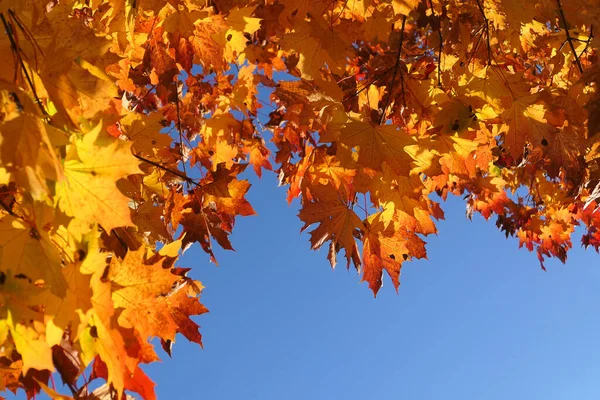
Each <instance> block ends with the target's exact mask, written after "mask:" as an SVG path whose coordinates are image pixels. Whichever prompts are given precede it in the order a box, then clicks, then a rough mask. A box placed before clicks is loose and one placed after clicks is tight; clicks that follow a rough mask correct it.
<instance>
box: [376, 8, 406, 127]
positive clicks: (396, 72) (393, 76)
mask: <svg viewBox="0 0 600 400" xmlns="http://www.w3.org/2000/svg"><path fill="white" fill-rule="evenodd" d="M405 25H406V15H403V16H402V28H401V30H400V43H399V44H398V56H397V57H396V64H395V65H394V75H392V83H391V84H390V88H389V91H388V96H387V99H386V101H385V106H384V107H383V111H382V113H381V120H380V121H379V125H383V123H384V122H385V119H386V118H385V112H386V110H387V108H388V106H389V105H390V100H391V98H392V92H393V90H394V83H395V82H396V75H397V74H398V69H400V58H401V56H402V42H403V41H404V26H405ZM400 75H402V72H400ZM401 79H402V82H404V77H402V76H401ZM403 92H404V85H403Z"/></svg>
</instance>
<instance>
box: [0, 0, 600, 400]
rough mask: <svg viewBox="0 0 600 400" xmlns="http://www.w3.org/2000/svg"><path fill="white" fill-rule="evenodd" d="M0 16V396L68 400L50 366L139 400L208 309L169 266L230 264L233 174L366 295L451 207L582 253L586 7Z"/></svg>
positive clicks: (205, 8) (536, 246)
mask: <svg viewBox="0 0 600 400" xmlns="http://www.w3.org/2000/svg"><path fill="white" fill-rule="evenodd" d="M0 19H1V22H2V28H3V30H4V35H2V37H0V206H1V207H2V209H1V210H0V304H1V308H0V390H3V389H9V390H12V391H16V390H17V389H19V388H23V389H25V390H26V391H27V394H28V396H34V395H35V394H36V393H37V392H39V391H40V390H44V391H46V392H47V393H48V394H50V395H51V396H54V397H60V398H68V397H67V396H65V395H59V394H57V393H56V392H55V391H54V389H53V388H51V387H49V386H48V382H49V379H50V376H51V373H53V372H57V373H58V374H60V376H61V378H62V380H63V382H64V383H65V384H66V385H67V386H68V388H69V389H70V390H71V391H72V395H73V396H74V397H76V398H90V399H93V398H113V397H115V398H120V397H122V396H123V395H124V392H125V391H132V392H137V393H138V394H140V395H141V396H142V397H143V398H145V399H153V398H155V395H154V390H153V386H154V384H153V383H152V381H151V380H150V379H149V378H148V377H147V376H146V375H145V374H144V372H143V371H142V369H141V368H140V364H143V363H149V362H153V361H156V360H157V359H158V357H157V355H156V353H155V349H154V347H153V346H152V345H151V344H150V343H149V339H151V338H159V339H160V343H161V344H162V347H163V349H164V350H165V351H166V352H167V353H169V354H170V348H171V344H172V343H173V341H174V340H175V336H176V334H177V333H181V334H183V335H184V336H185V337H186V338H187V339H189V340H191V341H193V342H196V343H199V344H200V343H201V337H200V334H199V332H198V326H197V325H196V324H195V323H194V322H193V321H192V320H191V319H190V316H193V315H199V314H202V313H204V312H206V309H205V308H204V306H202V305H201V303H200V302H199V296H200V292H201V290H202V285H201V284H200V282H197V281H194V280H192V279H190V278H188V277H187V276H186V273H187V272H188V270H187V269H185V268H181V267H177V266H175V263H176V260H177V258H178V256H179V255H180V254H181V253H182V251H184V250H185V249H186V248H188V247H189V246H190V245H192V244H194V243H195V242H198V243H199V244H200V246H201V247H202V249H203V250H204V251H205V252H206V253H208V255H209V256H210V258H211V260H213V261H216V260H215V259H214V254H213V243H214V242H216V243H217V244H218V245H219V246H221V247H222V248H224V249H232V245H231V243H230V241H229V234H230V233H231V231H232V229H233V226H234V222H235V217H236V216H238V215H242V216H249V215H253V214H254V211H253V209H252V207H251V206H250V204H249V203H248V202H247V201H246V199H245V194H246V193H247V191H248V189H249V187H250V184H249V183H248V182H247V181H246V180H243V179H240V178H239V175H240V174H241V173H242V172H244V170H245V169H246V168H247V167H248V166H249V165H252V168H253V169H254V171H255V172H256V174H257V175H258V176H260V175H261V173H262V171H263V169H267V170H272V169H274V168H276V172H278V174H279V180H280V183H281V184H282V185H289V188H288V201H289V202H291V201H292V200H293V199H295V198H300V202H301V210H300V214H299V217H300V218H301V220H302V221H303V222H304V223H305V225H304V229H308V228H309V227H311V226H312V227H313V228H311V229H312V230H311V231H310V242H311V246H312V248H313V249H318V248H320V247H322V246H323V245H325V244H327V246H328V259H329V261H330V263H331V265H332V266H335V265H336V262H337V257H338V253H340V252H341V251H342V250H343V255H344V257H345V258H346V265H347V266H348V267H349V266H350V265H351V264H352V265H353V266H354V267H355V268H356V269H357V270H359V271H362V277H363V280H365V281H367V282H368V284H369V287H370V288H371V289H372V290H373V292H374V293H375V294H376V293H377V291H378V290H379V289H380V287H381V285H382V279H383V275H384V271H385V273H387V274H388V275H389V277H390V278H391V281H392V282H393V285H394V286H395V287H396V289H397V288H398V285H399V275H400V269H401V266H402V263H403V262H405V261H408V260H411V259H414V258H424V257H426V251H425V241H424V237H425V236H427V235H430V234H434V233H436V226H435V220H439V219H441V218H443V215H444V214H443V211H442V209H441V207H440V204H439V203H438V202H436V201H435V200H434V199H439V198H440V197H441V198H442V199H446V197H447V196H448V194H454V195H460V196H464V199H465V200H466V203H467V210H468V215H469V216H470V215H472V214H473V213H479V214H481V215H482V216H483V217H484V218H486V219H489V218H491V217H492V216H495V217H496V218H497V222H496V224H497V225H498V227H499V228H500V229H501V230H502V231H504V232H505V233H506V235H507V236H516V237H517V238H518V240H519V244H520V246H525V247H527V248H528V249H529V250H530V251H535V252H537V254H538V258H539V260H540V262H541V264H542V268H543V266H544V264H543V263H544V259H545V257H557V258H558V259H560V260H561V261H563V262H564V261H565V260H566V257H567V251H568V250H569V249H570V248H571V247H572V242H571V235H572V233H573V231H574V228H575V226H578V225H581V226H583V228H584V230H585V234H584V236H583V238H582V243H583V244H584V245H585V246H593V247H594V248H595V249H596V250H598V249H599V248H600V230H599V229H600V211H598V207H597V206H598V202H599V200H598V199H599V198H600V151H599V148H600V140H598V136H597V134H598V132H599V131H600V118H599V115H600V92H599V91H598V89H597V88H598V85H599V84H600V63H598V61H597V44H598V40H597V39H596V38H595V36H594V25H593V24H594V21H596V20H598V19H600V1H599V0H569V1H564V2H562V3H561V1H560V0H532V1H520V0H474V1H462V0H312V1H306V0H244V1H241V0H212V1H205V0H0ZM261 87H262V88H264V89H263V90H270V91H271V92H272V95H271V102H272V103H274V104H275V105H276V107H275V109H274V110H273V111H272V112H270V113H269V115H268V122H265V119H263V122H264V126H263V124H261V122H260V119H259V114H260V113H263V114H264V111H263V110H261V108H263V106H264V105H265V104H267V103H266V102H264V101H263V100H260V99H259V98H258V93H259V88H261ZM265 139H268V140H270V142H271V144H270V145H267V143H266V142H265ZM271 152H272V153H273V154H272V153H271ZM86 371H87V372H88V373H87V374H86ZM94 379H100V381H106V383H105V384H104V385H103V386H100V388H98V389H97V390H95V391H93V392H92V390H90V389H89V387H90V386H89V383H90V382H92V381H93V380H94Z"/></svg>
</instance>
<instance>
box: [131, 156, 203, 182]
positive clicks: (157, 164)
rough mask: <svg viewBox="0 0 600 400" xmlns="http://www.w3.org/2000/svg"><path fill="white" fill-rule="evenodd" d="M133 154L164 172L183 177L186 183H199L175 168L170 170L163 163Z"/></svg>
mask: <svg viewBox="0 0 600 400" xmlns="http://www.w3.org/2000/svg"><path fill="white" fill-rule="evenodd" d="M132 154H133V153H132ZM133 156H134V157H135V158H137V159H138V160H141V161H143V162H146V163H148V164H150V165H152V166H155V167H156V168H159V169H162V170H163V171H166V172H168V173H170V174H173V175H176V176H178V177H180V178H181V179H183V180H184V181H186V182H187V183H191V184H193V185H196V186H198V187H199V186H200V184H199V183H198V182H196V181H194V180H193V179H192V178H190V177H189V176H187V175H186V174H184V173H181V172H179V171H175V170H172V169H170V168H167V167H165V166H163V165H160V164H159V163H157V162H155V161H152V160H148V159H147V158H144V157H142V156H140V155H138V154H133Z"/></svg>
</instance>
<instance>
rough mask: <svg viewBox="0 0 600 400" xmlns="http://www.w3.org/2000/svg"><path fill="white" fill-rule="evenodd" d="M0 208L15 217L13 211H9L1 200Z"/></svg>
mask: <svg viewBox="0 0 600 400" xmlns="http://www.w3.org/2000/svg"><path fill="white" fill-rule="evenodd" d="M0 207H2V208H4V210H6V212H7V213H9V214H10V215H12V216H13V217H16V215H15V213H14V212H13V210H11V208H10V207H9V206H7V205H6V204H5V203H4V201H3V200H0Z"/></svg>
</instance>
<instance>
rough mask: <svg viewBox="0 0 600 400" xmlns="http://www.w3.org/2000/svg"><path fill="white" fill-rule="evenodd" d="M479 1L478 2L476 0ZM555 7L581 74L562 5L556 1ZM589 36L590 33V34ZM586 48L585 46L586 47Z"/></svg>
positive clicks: (581, 69)
mask: <svg viewBox="0 0 600 400" xmlns="http://www.w3.org/2000/svg"><path fill="white" fill-rule="evenodd" d="M477 1H479V0H477ZM556 5H557V6H558V15H559V16H560V19H561V20H562V23H563V27H564V28H565V33H566V35H567V42H569V47H570V48H571V52H572V53H573V56H574V57H575V64H576V65H577V69H579V73H581V74H583V67H582V66H581V60H579V56H578V55H577V51H576V50H575V45H574V44H573V38H572V37H571V33H570V32H569V25H568V24H567V18H566V17H565V13H564V11H563V8H562V3H561V2H560V0H556ZM590 36H591V33H590ZM586 47H587V46H586Z"/></svg>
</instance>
